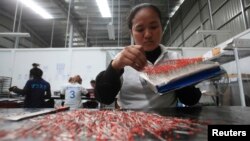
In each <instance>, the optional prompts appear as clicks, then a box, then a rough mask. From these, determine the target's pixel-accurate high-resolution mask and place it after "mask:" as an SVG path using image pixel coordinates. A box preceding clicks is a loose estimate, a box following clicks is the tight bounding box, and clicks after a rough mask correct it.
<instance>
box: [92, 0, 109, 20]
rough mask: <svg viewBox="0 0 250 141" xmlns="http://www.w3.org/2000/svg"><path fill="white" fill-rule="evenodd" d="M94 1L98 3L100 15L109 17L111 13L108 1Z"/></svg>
mask: <svg viewBox="0 0 250 141" xmlns="http://www.w3.org/2000/svg"><path fill="white" fill-rule="evenodd" d="M95 1H96V3H97V5H98V8H99V11H100V13H101V14H102V17H104V18H110V17H111V13H110V9H109V5H108V1H107V0H95Z"/></svg>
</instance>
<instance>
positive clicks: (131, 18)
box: [127, 3, 161, 29]
mask: <svg viewBox="0 0 250 141" xmlns="http://www.w3.org/2000/svg"><path fill="white" fill-rule="evenodd" d="M143 8H151V9H153V10H154V11H155V12H156V13H157V14H158V16H159V19H160V22H161V11H160V10H159V8H158V7H156V6H155V5H153V4H150V3H141V4H139V5H136V6H135V7H133V8H132V10H131V11H130V13H129V15H128V18H127V21H128V28H129V29H132V25H133V24H132V20H133V19H134V17H135V15H136V13H137V12H138V11H140V10H141V9H143Z"/></svg>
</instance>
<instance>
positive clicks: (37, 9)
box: [19, 0, 53, 19]
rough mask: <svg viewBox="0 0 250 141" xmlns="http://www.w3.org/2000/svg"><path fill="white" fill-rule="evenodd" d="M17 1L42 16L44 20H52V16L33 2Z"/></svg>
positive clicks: (31, 0) (29, 0)
mask: <svg viewBox="0 0 250 141" xmlns="http://www.w3.org/2000/svg"><path fill="white" fill-rule="evenodd" d="M19 1H20V2H21V3H23V4H24V5H25V6H27V7H29V8H30V9H32V10H33V11H34V12H36V13H37V14H38V15H40V16H42V17H43V18H44V19H53V17H52V15H50V14H49V13H48V12H47V11H46V10H45V9H43V8H42V7H41V6H39V5H38V4H37V3H36V2H34V1H33V0H19Z"/></svg>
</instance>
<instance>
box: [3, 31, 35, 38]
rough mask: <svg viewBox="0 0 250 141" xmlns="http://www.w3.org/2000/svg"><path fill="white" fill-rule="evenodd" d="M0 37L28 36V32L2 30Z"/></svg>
mask: <svg viewBox="0 0 250 141" xmlns="http://www.w3.org/2000/svg"><path fill="white" fill-rule="evenodd" d="M0 37H30V34H29V33H20V32H2V33H0Z"/></svg>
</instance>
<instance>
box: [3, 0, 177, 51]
mask: <svg viewBox="0 0 250 141" xmlns="http://www.w3.org/2000/svg"><path fill="white" fill-rule="evenodd" d="M34 1H35V2H37V3H39V5H40V6H41V7H43V8H45V9H46V10H47V11H48V12H49V13H50V14H51V15H52V16H53V17H54V19H49V20H48V19H42V18H41V17H40V16H39V15H37V14H36V13H34V12H33V11H31V10H30V9H29V8H27V7H25V6H23V10H22V15H21V17H22V20H21V21H22V28H21V30H20V31H21V32H22V31H24V30H27V32H29V33H30V34H31V36H33V37H35V38H36V39H37V40H38V41H39V42H40V43H41V46H43V47H49V46H52V47H67V46H68V45H69V43H70V42H69V36H67V38H65V37H66V30H67V31H68V32H67V33H68V34H67V35H70V34H69V33H70V29H71V28H70V27H71V26H70V25H73V26H72V27H73V30H72V31H73V34H72V35H73V39H72V40H73V42H72V46H73V47H85V46H88V47H117V46H126V45H129V44H130V42H131V41H130V34H129V30H128V27H127V23H126V17H127V15H128V12H129V10H130V9H131V8H132V7H133V6H135V5H136V4H139V3H144V2H148V3H152V4H154V5H156V6H157V7H159V8H160V10H161V12H162V18H163V20H162V21H163V27H164V26H165V24H166V23H167V20H168V19H169V15H170V13H171V12H172V11H173V10H174V7H175V6H176V5H179V4H180V1H179V0H108V3H109V7H110V9H111V13H112V15H113V16H112V18H102V16H101V14H100V12H99V9H98V7H97V5H96V1H95V0H72V1H71V4H69V3H70V0H34ZM112 3H113V4H112ZM69 5H71V8H70V12H69ZM15 9H16V0H0V14H1V15H4V16H6V17H8V18H10V19H11V20H12V21H14V17H15ZM20 9H21V4H20V5H19V8H18V12H17V13H18V14H17V22H16V25H18V19H19V16H20V13H21V12H20ZM112 9H113V12H112ZM68 14H69V19H68ZM67 21H69V22H68V23H69V24H67ZM111 21H113V25H114V29H115V40H112V39H111V40H110V39H109V36H108V30H107V25H108V23H110V22H111ZM0 22H1V21H0ZM15 27H16V28H15V31H17V27H18V26H15ZM10 31H12V29H11V30H10ZM52 37H53V38H52ZM27 39H28V38H27ZM65 39H67V40H66V42H65ZM28 40H31V39H28ZM31 42H34V40H32V41H31ZM86 42H87V44H86Z"/></svg>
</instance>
